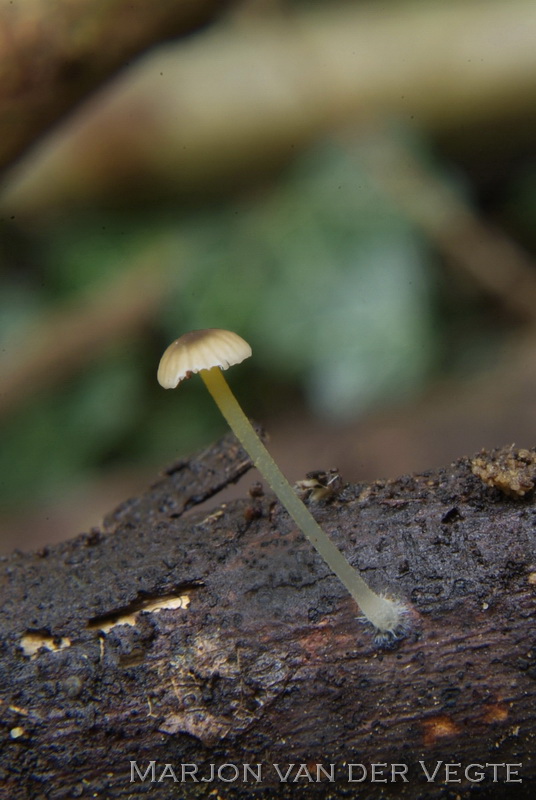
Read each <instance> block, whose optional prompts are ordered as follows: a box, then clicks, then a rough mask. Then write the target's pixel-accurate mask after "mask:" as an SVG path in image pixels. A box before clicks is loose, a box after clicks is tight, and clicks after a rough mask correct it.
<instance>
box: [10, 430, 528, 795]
mask: <svg viewBox="0 0 536 800" xmlns="http://www.w3.org/2000/svg"><path fill="white" fill-rule="evenodd" d="M501 457H503V458H504V459H506V463H507V469H506V473H504V471H503V472H501V471H500V470H497V469H496V468H495V466H494V464H495V463H496V462H495V461H494V459H493V458H492V457H491V456H489V455H486V454H484V455H481V456H480V458H479V459H477V460H473V462H470V461H469V460H467V459H461V460H460V461H458V462H457V463H455V464H453V465H451V466H450V467H448V468H447V469H444V470H439V471H438V472H430V473H428V474H424V475H421V476H416V477H407V476H406V477H404V478H401V479H399V480H396V481H386V482H377V483H374V484H372V485H369V486H366V485H355V486H351V485H350V486H342V488H340V489H337V491H336V492H335V493H334V494H333V495H332V496H331V497H328V498H327V499H324V500H322V501H321V502H316V503H313V504H312V505H311V508H312V510H313V512H314V514H315V516H316V517H317V518H318V520H319V522H320V523H321V524H322V525H323V526H324V527H325V529H326V531H327V532H328V533H329V534H330V536H332V537H333V539H334V541H336V543H337V544H338V546H339V547H340V548H341V549H342V550H343V551H344V552H345V553H346V555H347V557H348V558H349V559H350V560H351V561H352V563H354V564H355V565H356V566H357V567H358V568H359V569H360V570H362V571H363V573H364V574H365V575H366V577H367V580H368V581H369V582H370V584H371V585H372V586H373V587H374V588H376V589H378V590H382V589H384V588H386V587H389V589H390V590H391V591H392V592H393V593H395V594H396V595H398V596H399V597H401V598H404V599H405V600H406V601H407V602H409V604H410V606H411V614H410V620H409V621H410V623H411V627H410V631H409V634H408V636H407V637H406V638H405V639H403V640H402V641H400V642H398V643H397V644H396V646H395V647H393V648H392V649H387V650H380V649H378V647H377V646H375V644H374V642H373V638H372V636H371V632H370V631H369V630H368V629H367V627H366V626H365V625H364V624H363V623H362V622H361V621H359V619H357V617H358V611H357V609H356V607H355V605H354V603H353V601H352V600H351V598H350V597H349V596H348V595H347V594H346V592H345V590H344V589H343V588H342V586H341V585H340V584H339V582H338V581H337V580H336V579H335V578H334V577H333V576H332V575H331V574H330V573H329V570H328V569H327V568H326V567H325V565H324V563H323V562H322V561H321V559H320V558H319V557H318V556H317V555H316V554H315V553H314V552H313V551H312V549H311V547H310V545H309V544H308V543H307V542H306V541H305V539H304V538H303V537H302V536H301V535H300V533H299V532H297V531H296V530H295V528H294V526H293V524H292V523H291V522H290V520H289V519H288V517H287V516H286V514H285V513H284V512H283V511H282V509H281V508H280V507H279V506H278V505H277V504H276V503H275V501H274V499H273V497H272V496H270V495H261V496H258V493H257V492H254V493H253V495H252V496H250V497H249V498H248V499H244V500H239V501H235V502H232V503H229V504H221V505H220V506H219V507H216V508H212V509H211V510H207V509H205V508H203V509H197V508H196V506H197V505H199V503H201V502H202V501H203V500H206V499H207V498H210V497H213V496H214V495H215V494H216V493H217V492H218V491H219V490H220V489H221V488H223V487H224V486H225V485H226V484H228V483H230V482H233V481H235V480H237V478H238V477H239V476H240V475H242V474H243V473H244V472H245V471H247V469H249V467H250V464H249V462H248V460H247V458H246V457H245V456H244V454H243V452H242V451H241V450H240V448H239V447H238V445H237V444H236V441H235V440H234V439H233V438H232V437H230V436H228V437H226V438H224V439H223V440H222V441H220V442H219V443H218V444H216V445H215V446H214V447H212V448H210V449H208V450H207V451H205V452H203V453H200V454H198V455H197V456H195V457H192V458H191V459H188V460H185V461H181V462H179V463H177V464H175V465H174V466H173V467H172V468H170V469H169V470H168V471H167V472H166V474H165V475H164V476H163V477H162V478H161V479H160V480H159V481H158V482H157V483H156V484H155V485H154V486H153V487H151V488H150V489H149V490H147V491H146V492H145V493H144V494H142V495H141V496H139V497H136V498H133V499H132V500H130V501H128V502H127V503H125V504H123V505H122V506H121V507H119V508H118V509H117V510H116V511H115V512H113V513H112V514H110V515H109V516H108V517H107V518H106V519H105V520H104V523H103V526H102V529H100V530H93V531H92V532H90V533H89V534H84V535H82V536H79V537H78V538H76V539H73V540H72V541H69V542H66V543H63V544H60V545H57V546H54V547H51V548H45V549H44V550H42V551H41V552H39V553H30V554H22V553H15V554H13V555H12V556H9V557H4V558H3V559H2V561H1V573H0V575H1V577H0V588H1V595H2V610H1V612H0V630H1V632H2V642H3V644H2V651H1V658H0V670H1V673H2V681H1V697H2V699H1V705H0V711H1V719H2V729H1V737H2V748H1V761H0V770H1V773H0V774H1V777H2V780H3V783H4V785H5V787H6V791H7V792H8V795H7V796H9V797H10V798H13V800H18V799H19V798H20V799H22V798H30V797H31V798H32V799H33V800H35V799H36V798H38V797H47V798H54V800H57V799H58V798H64V797H73V796H83V797H85V796H88V797H103V798H104V797H106V798H107V800H113V799H114V798H127V797H128V798H134V797H138V796H141V795H144V794H145V793H146V792H147V791H149V790H150V792H151V793H150V796H151V797H152V798H155V800H167V798H177V797H179V796H180V797H183V798H190V797H197V796H208V793H209V792H210V791H216V792H217V793H218V794H219V795H220V796H225V797H231V796H232V797H244V798H245V797H250V796H252V792H253V790H254V789H255V792H256V793H255V797H258V796H261V797H271V798H273V797H277V798H285V797H295V796H296V792H297V791H298V790H299V787H300V786H303V785H304V783H305V785H306V787H307V792H311V795H309V794H308V795H307V796H318V794H319V793H320V795H321V794H322V792H324V795H322V796H326V791H327V789H326V784H325V783H316V782H314V783H311V784H309V781H308V780H307V779H306V778H304V776H305V772H304V771H303V772H302V777H301V779H300V780H298V781H297V782H292V780H288V781H287V782H283V781H281V780H279V779H278V776H277V773H276V772H275V769H274V767H273V765H274V764H278V765H279V768H280V769H285V770H286V769H287V766H288V764H290V763H294V764H296V765H300V764H307V765H309V767H308V768H310V769H311V771H312V773H311V774H313V775H315V774H316V773H315V767H314V765H315V764H323V765H324V766H325V767H326V768H328V767H329V765H330V764H334V765H335V767H334V769H336V770H337V771H336V780H335V781H334V782H332V783H329V785H328V788H329V796H330V797H345V796H352V797H355V793H356V792H357V791H358V789H359V791H361V790H363V791H367V792H369V794H368V795H367V796H370V797H380V796H381V797H404V798H411V800H415V798H421V799H423V798H426V799H428V798H440V797H451V796H452V797H454V796H460V797H465V796H469V793H471V797H473V792H474V790H480V791H479V792H478V794H477V796H478V797H479V798H485V797H488V798H493V799H494V800H495V799H496V798H500V797H509V798H510V797H527V798H528V797H529V796H531V792H532V791H533V790H534V785H535V780H536V757H535V734H536V623H535V611H536V591H535V588H536V586H535V584H536V547H535V544H536V534H535V528H534V515H535V513H536V508H535V502H534V497H533V495H532V494H531V491H530V487H531V486H532V485H533V483H534V479H535V478H536V475H535V474H534V463H535V460H536V455H535V452H534V451H524V452H520V453H515V452H507V453H503V454H501ZM475 470H476V472H478V475H476V474H474V471H475ZM505 474H506V477H505ZM483 479H484V480H487V481H488V482H492V483H493V482H494V483H495V485H496V486H498V487H501V489H502V490H499V489H498V488H490V487H489V486H487V485H485V483H484V482H483ZM505 490H506V491H511V493H513V494H517V495H520V493H521V492H526V494H525V496H524V497H519V496H518V497H517V498H515V497H509V496H507V495H506V494H505V493H504V491H505ZM309 502H311V501H309ZM131 761H135V762H136V763H137V764H138V765H139V768H140V770H141V771H142V773H144V774H146V775H147V778H146V780H145V781H142V780H141V779H136V780H135V781H134V782H132V783H131V782H130V778H131ZM420 761H423V762H424V764H425V765H426V766H427V768H429V769H431V770H432V769H434V768H435V766H436V764H437V762H438V761H441V762H449V763H452V762H454V763H456V762H459V763H461V764H462V766H463V767H464V768H465V767H466V766H467V765H469V764H471V763H473V762H476V763H478V764H482V765H486V764H488V765H489V764H491V765H493V764H502V765H503V766H501V767H491V766H488V767H485V769H484V772H485V773H486V775H485V780H484V781H483V782H482V783H481V782H477V783H475V782H474V781H473V782H471V780H470V779H466V777H465V775H464V774H461V775H454V776H453V777H456V778H458V777H461V783H452V784H450V785H449V784H447V785H445V783H444V778H445V773H444V768H441V769H440V771H439V777H437V776H436V780H434V781H431V782H428V781H427V780H426V778H425V776H424V774H423V772H422V768H421V767H420V765H419V762H420ZM151 762H154V769H155V775H156V782H155V783H150V782H149V781H150V777H151ZM348 762H355V763H361V764H364V765H365V766H368V767H369V775H368V777H367V780H366V781H365V782H364V783H362V784H361V783H360V784H357V783H356V784H349V783H348V782H347V779H346V770H347V764H348ZM375 762H381V763H387V764H388V765H389V764H392V763H395V764H404V765H407V767H408V772H407V776H408V782H407V783H406V782H404V781H402V780H401V779H400V780H398V779H397V780H395V781H394V782H391V781H390V780H389V781H388V782H387V783H379V784H371V783H370V764H371V763H375ZM244 763H249V764H253V765H257V764H260V765H261V767H262V770H263V771H262V776H261V777H262V779H261V781H260V782H259V783H257V782H253V783H252V782H251V781H250V782H246V783H244V782H243V781H242V777H241V778H240V780H238V781H234V782H229V783H224V782H222V781H220V782H218V780H217V778H216V781H215V782H213V783H210V782H206V783H196V782H195V781H194V780H193V779H192V780H187V781H186V782H185V783H184V784H177V783H175V782H174V780H173V779H172V777H170V776H171V774H172V773H171V771H170V770H173V774H174V775H175V777H177V778H178V779H180V778H181V768H182V767H181V765H183V764H190V765H191V764H194V765H198V767H199V770H200V771H199V773H198V775H197V777H198V779H199V778H200V777H201V776H205V777H210V767H209V765H210V764H215V765H217V766H218V765H221V764H228V765H229V764H231V765H232V764H235V765H242V764H244ZM166 764H169V765H171V767H170V768H166V766H165V765H166ZM506 764H511V765H512V764H521V765H522V766H521V767H511V769H512V770H518V774H517V775H515V774H514V773H513V772H512V774H511V777H513V778H516V779H517V778H519V777H521V778H522V783H505V779H506V775H505V770H506V767H505V766H504V765H506ZM216 768H217V767H216ZM165 769H168V772H167V777H166V776H164V779H163V780H161V781H160V782H159V781H158V778H159V777H162V770H165ZM226 769H227V770H228V772H227V776H228V775H229V770H231V767H229V766H228V767H227V768H226ZM240 769H241V767H240ZM296 769H297V768H296V767H295V768H294V772H293V773H292V774H291V777H295V776H296ZM388 769H390V768H388ZM146 770H149V771H148V772H146ZM493 770H498V773H497V774H498V780H497V781H496V782H493V775H492V772H493ZM189 774H191V773H189ZM224 774H225V773H224ZM359 774H360V773H356V774H355V776H357V775H359ZM389 774H390V773H389ZM470 774H471V775H473V773H470ZM355 776H354V777H355ZM473 777H474V775H473ZM471 787H472V788H471ZM257 792H258V793H257ZM449 792H450V793H449Z"/></svg>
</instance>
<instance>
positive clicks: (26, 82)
mask: <svg viewBox="0 0 536 800" xmlns="http://www.w3.org/2000/svg"><path fill="white" fill-rule="evenodd" d="M224 5H225V3H222V2H221V0H180V1H178V0H159V2H158V3H148V2H146V0H77V2H76V3H73V2H72V1H71V0H55V2H54V3H51V2H50V1H49V0H19V1H18V2H16V3H13V2H9V0H0V130H1V136H0V167H3V166H5V165H8V164H9V163H10V162H11V161H13V160H14V159H15V158H17V157H18V156H20V155H21V153H23V152H24V150H25V149H26V148H27V147H28V145H30V144H31V143H32V142H33V141H34V140H35V139H37V138H38V137H39V136H40V135H41V134H42V133H43V131H45V130H46V129H47V128H48V127H49V126H50V125H51V124H52V123H54V122H55V121H56V120H57V119H58V118H59V117H61V116H62V115H63V114H64V113H65V112H66V111H68V110H69V109H70V108H71V107H72V106H73V105H74V104H75V103H76V102H78V101H79V100H80V99H82V98H83V97H84V96H85V95H86V94H87V93H88V92H90V91H91V90H93V89H94V88H95V87H96V86H98V85H99V84H101V83H102V82H103V81H105V80H106V79H107V78H108V77H109V76H110V75H112V74H113V73H114V72H116V71H117V70H118V69H119V68H120V67H121V66H123V65H124V64H125V63H127V62H128V61H129V59H131V58H133V57H134V56H136V55H138V54H139V53H141V52H143V51H144V50H146V49H147V48H148V47H150V46H151V45H153V44H155V43H157V42H160V41H163V40H166V39H170V38H172V37H175V36H180V35H184V34H186V33H189V32H190V31H191V30H193V29H194V28H196V27H198V26H199V25H202V24H203V23H206V22H207V21H208V20H209V19H211V17H213V16H215V15H216V13H217V12H219V11H221V8H222V6H224Z"/></svg>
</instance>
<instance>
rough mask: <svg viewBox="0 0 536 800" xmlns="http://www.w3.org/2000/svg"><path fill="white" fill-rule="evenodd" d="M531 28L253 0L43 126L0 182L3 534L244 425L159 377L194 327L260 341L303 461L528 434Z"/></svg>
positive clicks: (135, 482)
mask: <svg viewBox="0 0 536 800" xmlns="http://www.w3.org/2000/svg"><path fill="white" fill-rule="evenodd" d="M535 43H536V9H535V7H534V3H532V2H529V1H528V0H513V2H511V3H508V4H506V3H503V2H497V1H496V0H486V2H481V0H463V2H462V1H461V0H453V2H449V3H442V2H430V0H426V1H425V0H421V2H418V1H415V0H412V2H408V0H390V1H389V2H383V3H381V4H379V3H376V2H366V0H361V1H360V2H356V1H354V2H351V3H350V2H349V3H343V2H340V3H331V2H327V1H326V0H316V1H313V0H309V1H308V2H307V1H306V0H301V1H297V0H294V1H292V0H249V2H242V3H239V4H237V5H235V6H233V5H231V6H230V8H229V10H228V11H227V12H226V14H225V15H224V16H223V18H220V19H219V20H218V21H217V22H216V23H215V24H214V25H211V26H209V27H206V28H204V29H203V30H201V31H199V32H197V33H196V34H195V35H192V36H189V37H188V38H186V39H181V40H177V41H171V42H167V43H166V44H165V45H162V46H159V47H154V48H152V49H151V50H150V51H149V52H147V53H145V54H144V55H143V56H142V57H140V58H138V59H135V60H133V61H132V62H131V63H129V64H128V65H126V66H125V67H124V69H122V71H121V73H120V74H119V75H118V76H117V77H115V78H114V79H113V80H112V81H109V82H108V83H107V84H106V85H105V86H104V87H103V88H102V89H101V90H100V91H98V92H96V93H93V94H92V95H91V97H90V98H89V99H87V100H85V101H84V102H82V103H80V104H79V106H78V107H77V109H76V112H74V113H72V114H70V115H69V116H68V118H65V119H63V120H62V121H61V122H60V123H59V124H57V125H56V126H55V127H54V129H53V130H52V131H51V132H50V133H49V134H48V135H47V136H46V137H43V138H41V139H40V140H39V141H38V142H37V143H36V145H35V146H33V147H32V149H31V150H30V151H28V152H27V153H26V154H25V156H24V158H21V159H20V160H19V161H18V162H17V163H16V164H15V165H13V166H12V168H11V169H10V171H9V172H8V173H7V174H6V175H5V176H4V180H3V183H2V187H1V192H0V341H1V352H0V369H1V375H2V379H1V386H2V388H1V392H0V428H1V430H0V437H1V438H0V441H1V447H0V550H1V552H4V553H5V552H9V551H11V550H12V549H13V548H15V547H17V548H20V549H30V548H35V547H39V546H41V545H43V544H46V543H53V542H56V541H59V540H62V539H65V538H70V537H71V536H74V535H76V534H77V533H79V532H81V531H84V530H87V529H88V528H89V527H91V526H93V525H98V524H99V522H100V520H101V519H102V516H103V515H104V514H105V513H107V512H108V511H110V510H111V509H112V508H113V507H114V505H116V504H117V503H119V502H120V501H122V500H123V499H126V498H127V497H128V496H131V495H133V494H136V493H137V492H138V491H140V490H141V489H143V488H144V486H146V485H147V483H148V482H150V481H151V480H153V479H154V478H155V476H156V475H157V474H158V472H159V471H160V470H161V469H162V468H163V467H164V466H165V465H166V464H167V463H169V462H171V461H173V460H174V459H176V458H178V457H183V456H186V455H188V454H190V453H192V452H194V451H195V450H196V449H197V448H199V447H202V446H206V445H208V444H210V443H211V442H212V441H213V440H214V439H215V438H216V437H218V436H220V435H221V434H222V433H223V432H224V431H225V424H224V422H223V420H222V419H221V418H220V417H219V414H218V412H217V410H216V409H215V408H214V407H213V405H212V401H211V400H210V398H209V397H208V395H207V394H206V392H205V391H204V389H203V388H202V385H201V382H200V381H198V380H192V381H189V382H188V383H185V384H183V385H181V388H180V390H178V391H175V392H165V391H163V390H162V389H161V388H160V387H159V386H158V384H157V382H156V368H157V365H158V361H159V358H160V356H161V354H162V352H163V350H164V349H165V347H166V346H167V345H168V344H169V342H170V341H172V340H173V339H175V338H176V337H177V336H179V335H180V334H182V333H184V332H186V331H188V330H191V329H194V328H202V327H225V328H230V329H232V330H235V331H236V332H238V333H239V334H241V335H242V336H244V338H246V339H247V340H248V341H249V342H250V344H251V345H252V348H253V358H252V359H250V360H249V361H247V362H244V363H243V364H242V365H241V366H239V367H235V368H234V370H233V371H232V372H231V373H230V375H229V380H230V383H231V384H232V386H233V388H234V389H235V391H236V393H237V395H238V397H239V399H240V400H241V401H242V402H243V405H244V407H245V409H246V411H247V413H248V414H249V415H250V416H251V417H252V418H253V419H255V420H256V421H258V422H260V423H262V424H263V425H264V427H265V428H266V430H267V431H268V433H269V436H270V449H271V451H272V453H273V454H274V456H275V457H276V459H277V460H278V461H279V462H280V465H281V467H282V469H283V470H284V471H285V472H286V474H287V476H288V477H289V479H290V480H291V481H295V480H299V479H301V478H303V477H305V473H306V472H308V471H310V470H314V469H329V468H332V467H337V468H338V469H339V470H340V472H341V474H342V477H343V479H345V480H348V481H365V480H367V481H368V480H374V479H376V478H384V477H397V476H398V475H400V474H402V473H404V472H414V471H423V470H426V469H431V468H434V467H438V466H443V465H447V464H448V463H449V462H450V461H452V460H454V459H456V458H458V457H460V456H462V455H470V454H472V453H474V452H475V451H478V450H480V449H481V448H483V447H486V448H492V447H498V446H502V445H505V444H510V443H513V442H515V443H516V444H517V445H519V446H520V447H532V446H534V445H535V444H536V442H535V433H536V426H535V415H534V410H535V400H536V358H535V355H536V336H535V327H534V323H535V318H536V266H535V264H536V226H535V218H536V46H535ZM253 480H255V476H253V477H252V475H251V474H250V475H249V476H246V478H245V485H243V486H242V487H239V488H238V489H236V490H235V491H238V492H239V493H241V494H244V493H245V492H246V491H247V486H248V485H249V484H250V483H251V482H253ZM215 502H218V501H215Z"/></svg>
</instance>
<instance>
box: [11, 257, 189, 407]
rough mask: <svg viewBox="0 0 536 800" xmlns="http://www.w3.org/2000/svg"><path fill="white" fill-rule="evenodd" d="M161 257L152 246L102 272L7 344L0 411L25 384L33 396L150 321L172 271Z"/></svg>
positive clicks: (18, 400) (14, 402)
mask: <svg viewBox="0 0 536 800" xmlns="http://www.w3.org/2000/svg"><path fill="white" fill-rule="evenodd" d="M164 258H165V252H164V249H163V248H160V247H155V248H154V249H152V250H150V251H149V252H146V253H144V254H143V255H142V256H141V257H140V259H139V261H138V263H134V264H133V265H132V267H129V268H128V270H126V271H124V272H122V273H121V274H120V275H119V276H118V277H116V278H115V279H110V278H109V277H106V278H105V279H104V281H103V282H102V283H101V284H100V285H99V286H98V287H93V288H92V289H91V290H90V291H88V292H86V294H85V295H84V296H82V297H78V298H77V299H76V300H75V301H73V302H72V303H71V304H70V305H68V306H66V307H65V308H62V309H59V310H55V311H53V312H51V313H50V314H49V315H48V316H47V317H45V318H42V319H39V320H37V321H36V322H35V323H34V324H33V325H32V327H31V329H30V330H28V331H27V333H26V335H25V336H24V338H23V340H22V341H21V342H18V343H13V345H12V347H10V346H9V342H8V343H6V346H5V348H4V349H5V350H7V351H8V352H9V355H8V356H6V357H4V358H3V359H2V361H1V362H0V373H1V374H2V391H1V392H0V416H2V415H5V414H6V413H8V412H9V411H11V410H12V409H13V408H16V407H19V406H20V405H21V404H22V403H23V402H24V399H25V398H27V397H28V387H31V394H32V397H33V396H35V393H36V392H37V391H38V390H40V389H41V388H42V387H44V386H50V385H51V384H53V383H55V382H57V381H59V380H61V379H62V378H64V377H65V376H67V375H70V374H71V373H72V372H74V371H76V370H78V369H79V368H80V365H85V364H86V363H87V362H88V361H89V360H92V359H94V358H95V357H96V356H98V355H99V354H100V353H101V351H102V350H103V349H106V348H107V347H110V345H112V344H113V343H114V342H115V341H117V340H120V339H122V338H126V337H127V336H128V335H132V333H133V332H135V331H138V330H140V329H143V328H144V327H146V326H147V325H150V324H151V323H152V322H153V320H154V317H155V313H156V310H157V309H158V307H159V306H160V304H161V302H162V300H163V299H164V298H165V296H166V294H167V293H168V292H169V290H170V284H171V280H172V272H171V271H169V270H165V269H163V268H162V264H163V261H164ZM173 280H174V278H173Z"/></svg>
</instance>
